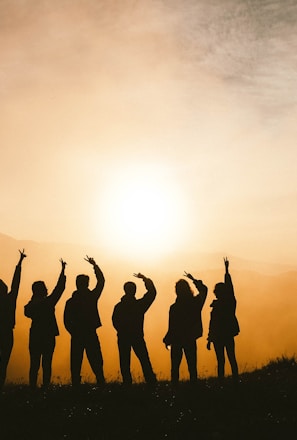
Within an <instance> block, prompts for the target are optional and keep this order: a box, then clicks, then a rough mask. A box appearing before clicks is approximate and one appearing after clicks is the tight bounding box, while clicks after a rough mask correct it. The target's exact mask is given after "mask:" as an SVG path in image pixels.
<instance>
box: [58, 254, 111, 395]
mask: <svg viewBox="0 0 297 440" xmlns="http://www.w3.org/2000/svg"><path fill="white" fill-rule="evenodd" d="M85 260H86V261H87V262H88V263H90V264H91V265H92V266H93V269H94V273H95V276H96V279H97V283H96V286H95V288H94V289H93V290H90V289H89V276H88V275H83V274H81V275H77V277H76V287H77V290H76V291H75V292H73V294H72V297H71V298H70V299H68V301H67V302H66V305H65V310H64V325H65V327H66V330H67V331H68V332H69V333H70V335H71V348H70V370H71V381H72V385H73V386H74V387H77V386H79V385H80V382H81V376H80V373H81V366H82V360H83V355H84V351H85V352H86V355H87V358H88V361H89V363H90V366H91V369H92V371H93V373H94V374H95V376H96V380H97V385H98V386H100V385H104V383H105V378H104V374H103V357H102V352H101V346H100V341H99V339H98V335H97V328H99V327H101V325H102V324H101V320H100V316H99V312H98V304H97V303H98V299H99V298H100V296H101V293H102V290H103V287H104V284H105V279H104V276H103V273H102V271H101V269H100V268H99V266H98V265H97V263H96V262H95V260H94V259H93V258H91V257H88V256H87V257H86V258H85Z"/></svg>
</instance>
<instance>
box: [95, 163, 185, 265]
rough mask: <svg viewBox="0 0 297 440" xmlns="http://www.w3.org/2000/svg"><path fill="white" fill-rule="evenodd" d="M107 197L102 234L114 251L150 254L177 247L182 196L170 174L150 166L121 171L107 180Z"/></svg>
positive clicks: (132, 255)
mask: <svg viewBox="0 0 297 440" xmlns="http://www.w3.org/2000/svg"><path fill="white" fill-rule="evenodd" d="M103 199H104V200H103V206H104V212H103V213H102V211H101V214H100V217H101V220H100V222H101V226H102V230H101V234H100V235H102V232H103V233H104V240H105V242H106V243H108V245H109V247H110V249H111V250H112V251H113V252H114V251H115V250H116V252H117V253H124V254H126V255H127V256H130V257H134V256H137V257H141V256H144V255H145V256H146V257H148V256H152V255H156V254H158V255H161V254H164V253H167V252H170V250H172V249H173V248H175V247H176V246H177V243H178V241H179V240H180V239H181V235H182V234H181V232H182V229H183V225H182V218H183V208H182V197H181V194H180V190H179V189H178V188H177V186H176V185H175V183H174V182H173V180H171V179H170V178H169V176H168V173H165V174H163V173H162V171H161V170H160V169H158V168H156V167H154V168H153V169H152V168H151V167H149V166H146V167H145V168H144V167H143V166H140V167H136V166H135V167H131V166H130V167H128V168H126V169H125V170H123V169H121V170H118V171H117V172H115V173H113V180H109V181H107V182H106V185H105V194H104V196H103ZM102 214H103V216H104V218H105V221H104V222H103V223H102ZM97 225H98V224H97Z"/></svg>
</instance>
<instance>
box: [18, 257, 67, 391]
mask: <svg viewBox="0 0 297 440" xmlns="http://www.w3.org/2000/svg"><path fill="white" fill-rule="evenodd" d="M60 262H61V272H60V275H59V278H58V281H57V284H56V287H55V288H54V290H53V291H52V293H51V294H50V295H48V290H47V287H46V285H45V283H44V281H35V282H34V283H33V284H32V292H33V295H32V298H31V300H30V301H29V302H28V304H27V305H26V306H25V316H27V318H31V320H32V322H31V328H30V337H29V352H30V370H29V385H30V387H31V389H32V390H34V389H35V388H36V385H37V378H38V371H39V368H40V363H41V364H42V371H43V378H42V380H43V383H42V385H43V388H44V389H46V388H48V386H49V385H50V382H51V375H52V359H53V354H54V350H55V346H56V336H58V335H59V329H58V325H57V320H56V316H55V306H56V304H57V302H58V301H59V299H60V298H61V296H62V293H63V292H64V290H65V284H66V276H65V266H66V262H65V261H63V260H62V259H60Z"/></svg>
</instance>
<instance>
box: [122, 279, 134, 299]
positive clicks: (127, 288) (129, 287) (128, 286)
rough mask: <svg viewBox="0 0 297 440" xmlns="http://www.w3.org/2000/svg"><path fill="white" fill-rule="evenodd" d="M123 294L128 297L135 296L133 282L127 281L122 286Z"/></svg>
mask: <svg viewBox="0 0 297 440" xmlns="http://www.w3.org/2000/svg"><path fill="white" fill-rule="evenodd" d="M124 292H125V294H126V295H128V296H135V293H136V284H135V283H133V281H127V282H126V283H125V284H124Z"/></svg>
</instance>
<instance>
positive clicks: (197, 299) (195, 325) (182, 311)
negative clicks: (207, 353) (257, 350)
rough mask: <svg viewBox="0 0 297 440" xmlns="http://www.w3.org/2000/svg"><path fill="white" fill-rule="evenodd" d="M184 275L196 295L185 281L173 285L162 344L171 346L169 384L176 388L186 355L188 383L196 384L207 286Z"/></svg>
mask: <svg viewBox="0 0 297 440" xmlns="http://www.w3.org/2000/svg"><path fill="white" fill-rule="evenodd" d="M185 276H186V277H187V278H189V279H190V280H192V281H193V283H194V285H195V287H196V289H197V290H198V292H199V293H198V295H194V294H193V292H192V289H191V287H190V285H189V283H188V282H187V280H184V279H180V280H179V281H177V283H176V285H175V291H176V301H175V303H174V304H172V305H171V306H170V309H169V325H168V331H167V333H166V335H165V337H164V339H163V342H164V344H165V346H166V348H168V346H170V347H171V351H170V355H171V382H172V384H173V385H177V383H178V381H179V368H180V363H181V360H182V356H183V353H184V354H185V357H186V360H187V365H188V370H189V375H190V382H191V383H193V384H194V383H196V382H197V376H198V374H197V343H196V340H197V339H198V338H200V337H201V336H202V331H203V329H202V319H201V311H202V308H203V306H204V303H205V300H206V296H207V291H208V289H207V287H206V286H205V285H204V284H203V282H202V281H201V280H196V279H195V278H194V277H193V276H192V275H191V274H189V273H186V272H185Z"/></svg>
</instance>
